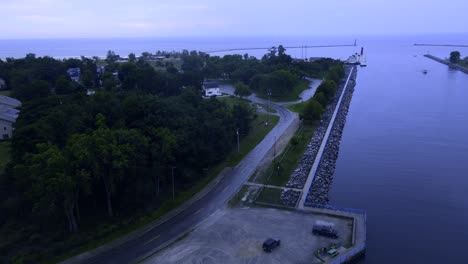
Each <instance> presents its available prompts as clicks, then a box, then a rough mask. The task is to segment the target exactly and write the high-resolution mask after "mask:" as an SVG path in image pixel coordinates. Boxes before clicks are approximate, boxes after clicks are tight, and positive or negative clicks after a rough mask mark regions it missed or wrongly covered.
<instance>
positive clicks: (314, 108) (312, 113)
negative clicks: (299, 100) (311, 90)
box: [303, 98, 324, 121]
mask: <svg viewBox="0 0 468 264" xmlns="http://www.w3.org/2000/svg"><path fill="white" fill-rule="evenodd" d="M323 112H324V109H323V106H322V105H321V104H320V103H319V102H317V100H315V99H314V98H312V99H310V100H309V101H307V104H306V105H305V107H304V113H303V117H304V120H306V121H314V120H320V117H321V116H322V114H323Z"/></svg>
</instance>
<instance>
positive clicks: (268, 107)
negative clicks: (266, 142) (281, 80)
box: [266, 88, 271, 126]
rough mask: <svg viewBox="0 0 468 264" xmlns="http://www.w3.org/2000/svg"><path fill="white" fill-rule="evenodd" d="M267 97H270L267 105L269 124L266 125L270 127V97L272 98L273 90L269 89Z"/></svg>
mask: <svg viewBox="0 0 468 264" xmlns="http://www.w3.org/2000/svg"><path fill="white" fill-rule="evenodd" d="M267 95H268V104H267V122H266V125H267V126H268V125H269V124H270V96H271V89H270V88H268V90H267Z"/></svg>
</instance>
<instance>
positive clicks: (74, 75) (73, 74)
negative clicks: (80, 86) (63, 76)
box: [67, 68, 81, 83]
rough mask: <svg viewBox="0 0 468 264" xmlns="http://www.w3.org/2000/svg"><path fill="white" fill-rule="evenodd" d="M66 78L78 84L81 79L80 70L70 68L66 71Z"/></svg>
mask: <svg viewBox="0 0 468 264" xmlns="http://www.w3.org/2000/svg"><path fill="white" fill-rule="evenodd" d="M67 74H68V76H70V79H72V81H75V82H77V83H79V82H80V77H81V70H80V68H70V69H68V70H67Z"/></svg>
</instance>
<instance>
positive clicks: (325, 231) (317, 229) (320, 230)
mask: <svg viewBox="0 0 468 264" xmlns="http://www.w3.org/2000/svg"><path fill="white" fill-rule="evenodd" d="M312 234H314V235H320V236H327V237H331V238H338V232H337V231H336V230H335V229H333V228H332V227H331V226H325V225H314V226H313V227H312Z"/></svg>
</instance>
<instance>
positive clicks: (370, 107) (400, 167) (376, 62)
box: [0, 35, 468, 264]
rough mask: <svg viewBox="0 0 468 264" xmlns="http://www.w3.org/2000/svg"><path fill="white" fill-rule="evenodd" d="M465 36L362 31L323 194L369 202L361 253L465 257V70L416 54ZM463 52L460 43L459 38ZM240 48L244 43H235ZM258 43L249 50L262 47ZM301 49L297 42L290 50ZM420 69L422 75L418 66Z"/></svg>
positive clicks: (55, 45) (81, 46)
mask: <svg viewBox="0 0 468 264" xmlns="http://www.w3.org/2000/svg"><path fill="white" fill-rule="evenodd" d="M353 42H354V38H327V39H323V38H267V39H260V38H259V39H239V38H238V39H203V38H200V39H131V40H130V39H114V40H112V39H102V40H92V39H81V40H41V41H37V40H22V41H17V40H9V41H0V58H1V57H22V56H24V54H25V53H27V52H33V53H36V54H38V55H50V56H55V57H65V56H80V55H86V56H93V55H96V56H104V55H105V54H106V52H107V50H109V49H111V50H114V51H116V53H117V54H121V55H127V54H128V53H130V52H135V53H137V54H139V53H141V52H142V51H150V52H154V51H156V50H181V49H189V50H192V49H198V50H203V51H209V50H217V49H225V48H237V47H269V46H273V45H277V44H279V43H282V44H284V45H285V46H288V45H289V46H293V45H304V44H309V45H325V44H336V43H340V44H341V43H345V44H351V43H353ZM421 42H427V43H453V44H465V45H466V44H468V35H450V36H449V35H447V36H405V37H398V38H397V37H378V38H377V37H360V38H358V44H359V45H363V46H365V47H366V53H367V59H368V67H367V68H360V69H359V72H358V79H357V86H356V91H355V93H354V97H353V101H352V103H351V107H350V111H349V116H348V120H347V123H346V127H345V129H344V133H343V139H342V144H341V148H340V155H339V158H338V161H337V168H336V172H335V178H334V184H333V188H332V191H331V193H330V198H331V199H330V200H331V201H330V203H331V204H336V205H339V206H347V207H354V208H360V209H365V210H367V211H368V233H367V234H368V235H367V238H368V250H367V256H366V259H365V260H364V261H362V262H363V263H366V264H367V263H371V264H373V263H468V260H467V259H468V252H467V251H466V246H468V226H467V224H468V75H466V74H463V73H460V72H457V71H453V70H450V69H448V68H447V67H446V66H444V65H442V64H439V63H437V62H435V61H432V60H429V59H426V58H424V57H422V55H423V54H425V53H427V52H430V53H431V54H433V55H437V56H441V57H447V56H448V54H449V53H450V51H452V50H453V49H454V48H440V47H437V48H429V47H414V46H413V45H412V44H413V43H421ZM458 50H459V51H460V52H461V53H462V54H463V55H464V56H468V49H467V48H464V49H461V48H458ZM357 51H359V47H347V48H339V49H338V48H333V49H313V50H309V51H308V53H307V55H308V56H330V57H334V58H347V57H348V56H349V55H350V54H352V53H354V52H357ZM242 53H243V52H242ZM263 53H264V51H255V52H252V51H249V54H251V55H256V56H260V55H261V54H263ZM288 53H290V54H292V55H293V56H294V57H302V56H303V55H305V54H303V52H302V50H300V49H297V50H288ZM423 69H427V70H428V71H429V73H428V74H427V75H423V74H422V70H423Z"/></svg>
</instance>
